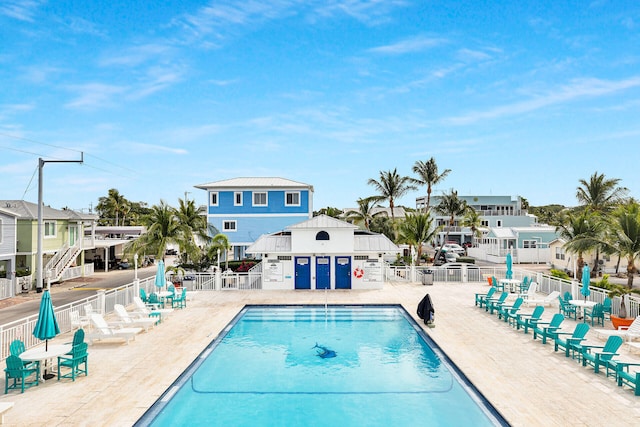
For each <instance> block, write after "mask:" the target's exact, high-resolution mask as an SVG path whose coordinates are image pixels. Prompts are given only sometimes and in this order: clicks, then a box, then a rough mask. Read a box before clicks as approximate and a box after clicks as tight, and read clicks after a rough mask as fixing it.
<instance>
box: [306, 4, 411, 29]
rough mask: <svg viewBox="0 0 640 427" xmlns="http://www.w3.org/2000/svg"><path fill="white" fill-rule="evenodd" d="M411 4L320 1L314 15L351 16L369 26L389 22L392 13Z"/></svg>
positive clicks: (315, 7) (314, 9)
mask: <svg viewBox="0 0 640 427" xmlns="http://www.w3.org/2000/svg"><path fill="white" fill-rule="evenodd" d="M408 4H410V2H407V1H403V0H324V1H323V0H320V1H319V2H318V3H317V5H315V6H314V8H313V12H314V14H316V15H318V16H321V17H333V16H344V15H346V16H349V17H351V18H354V19H356V20H358V21H360V22H363V23H365V24H368V25H378V24H381V23H384V22H389V20H390V19H391V18H390V17H389V15H390V12H391V11H392V10H393V9H395V8H398V7H404V6H407V5H408Z"/></svg>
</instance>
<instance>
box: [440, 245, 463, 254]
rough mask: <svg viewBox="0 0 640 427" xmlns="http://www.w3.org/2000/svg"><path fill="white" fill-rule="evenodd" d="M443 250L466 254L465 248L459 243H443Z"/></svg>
mask: <svg viewBox="0 0 640 427" xmlns="http://www.w3.org/2000/svg"><path fill="white" fill-rule="evenodd" d="M442 250H446V251H447V252H453V253H455V254H458V255H464V253H465V249H464V248H463V247H462V246H460V245H459V244H457V243H445V244H444V245H442Z"/></svg>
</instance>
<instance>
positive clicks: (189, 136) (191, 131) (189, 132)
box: [166, 124, 223, 142]
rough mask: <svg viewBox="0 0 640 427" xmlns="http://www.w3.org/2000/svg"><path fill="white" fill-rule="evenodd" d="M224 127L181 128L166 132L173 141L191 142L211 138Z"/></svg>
mask: <svg viewBox="0 0 640 427" xmlns="http://www.w3.org/2000/svg"><path fill="white" fill-rule="evenodd" d="M221 129H223V126H221V125H218V124H205V125H201V126H193V127H180V128H177V129H173V130H169V131H167V132H166V135H167V138H168V139H169V140H171V141H180V142H191V141H197V140H199V139H201V138H206V137H210V136H211V135H215V134H217V133H219V132H220V131H221Z"/></svg>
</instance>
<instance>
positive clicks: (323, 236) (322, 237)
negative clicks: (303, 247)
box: [316, 231, 329, 240]
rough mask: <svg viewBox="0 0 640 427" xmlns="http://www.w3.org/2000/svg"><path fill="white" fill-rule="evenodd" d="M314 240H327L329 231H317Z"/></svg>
mask: <svg viewBox="0 0 640 427" xmlns="http://www.w3.org/2000/svg"><path fill="white" fill-rule="evenodd" d="M316 240H329V233H327V232H326V231H318V234H316Z"/></svg>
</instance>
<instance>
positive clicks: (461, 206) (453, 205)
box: [435, 189, 469, 259]
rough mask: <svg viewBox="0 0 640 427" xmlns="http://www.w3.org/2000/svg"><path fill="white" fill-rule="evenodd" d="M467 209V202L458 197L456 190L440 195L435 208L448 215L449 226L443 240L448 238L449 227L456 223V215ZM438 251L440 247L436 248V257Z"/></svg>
mask: <svg viewBox="0 0 640 427" xmlns="http://www.w3.org/2000/svg"><path fill="white" fill-rule="evenodd" d="M467 209H469V206H468V205H467V202H466V201H465V200H462V199H460V198H459V197H458V192H457V191H455V190H453V189H451V192H450V193H449V194H444V195H443V196H442V199H440V203H439V204H438V206H436V207H435V210H436V212H438V213H439V214H441V215H448V216H449V226H448V227H447V234H446V235H445V238H444V241H445V242H446V241H447V240H449V232H450V231H451V227H453V226H454V225H455V223H456V217H458V216H462V215H464V214H465V213H466V212H467ZM440 247H442V246H440ZM439 253H440V248H438V253H436V257H437V256H438V254H439ZM436 259H437V258H436Z"/></svg>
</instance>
